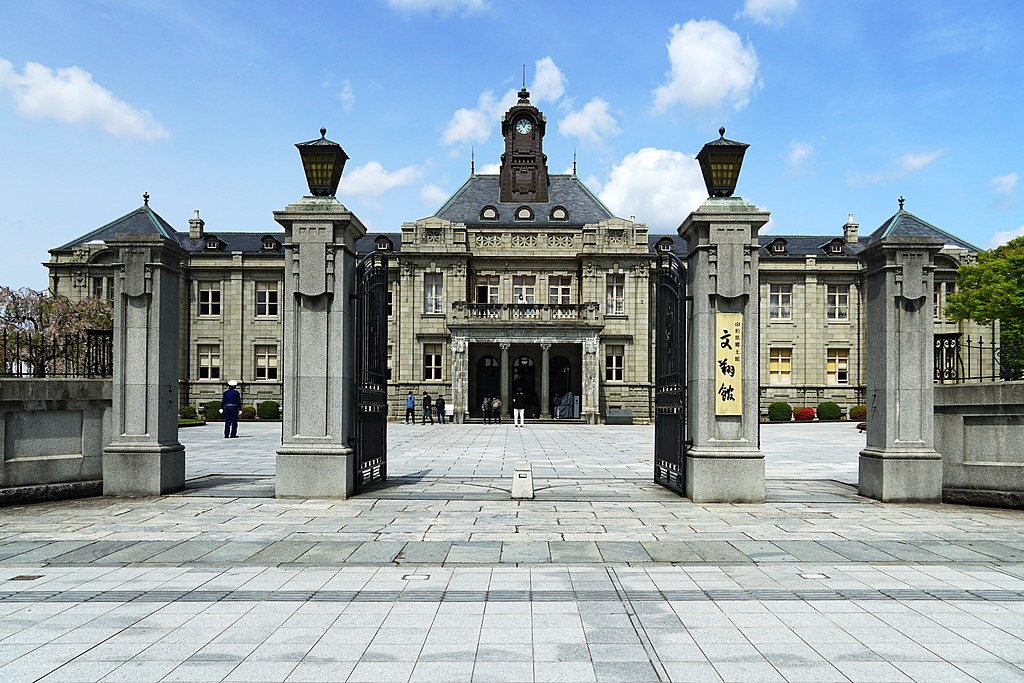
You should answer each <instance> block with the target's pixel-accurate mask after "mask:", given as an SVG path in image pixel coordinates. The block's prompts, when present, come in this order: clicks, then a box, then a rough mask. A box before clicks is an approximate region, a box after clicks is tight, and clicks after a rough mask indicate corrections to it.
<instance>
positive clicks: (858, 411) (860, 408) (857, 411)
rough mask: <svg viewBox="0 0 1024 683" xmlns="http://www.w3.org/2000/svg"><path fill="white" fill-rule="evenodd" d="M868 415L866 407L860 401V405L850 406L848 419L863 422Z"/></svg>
mask: <svg viewBox="0 0 1024 683" xmlns="http://www.w3.org/2000/svg"><path fill="white" fill-rule="evenodd" d="M867 416H868V407H867V406H866V405H864V404H863V403H861V404H860V405H855V406H850V419H851V420H857V421H858V422H863V421H864V419H865V418H867Z"/></svg>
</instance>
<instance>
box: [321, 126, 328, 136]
mask: <svg viewBox="0 0 1024 683" xmlns="http://www.w3.org/2000/svg"><path fill="white" fill-rule="evenodd" d="M320 137H322V138H326V137H327V129H326V128H320Z"/></svg>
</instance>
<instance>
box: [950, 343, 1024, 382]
mask: <svg viewBox="0 0 1024 683" xmlns="http://www.w3.org/2000/svg"><path fill="white" fill-rule="evenodd" d="M961 336H962V335H961V334H960V333H959V332H953V333H949V334H937V335H935V344H934V364H935V373H934V380H935V381H936V382H939V383H941V384H950V383H953V384H956V383H961V382H1005V381H1010V380H1020V379H1024V349H1022V348H1020V347H1017V346H1014V345H1009V344H1000V343H999V340H997V339H996V337H995V336H991V337H989V338H988V341H985V337H984V335H981V336H978V337H977V338H976V339H971V337H970V336H968V337H967V338H966V339H961Z"/></svg>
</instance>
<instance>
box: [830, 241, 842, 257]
mask: <svg viewBox="0 0 1024 683" xmlns="http://www.w3.org/2000/svg"><path fill="white" fill-rule="evenodd" d="M828 253H830V254H842V253H843V243H842V242H833V243H832V244H830V245H828Z"/></svg>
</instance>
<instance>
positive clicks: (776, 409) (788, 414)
mask: <svg viewBox="0 0 1024 683" xmlns="http://www.w3.org/2000/svg"><path fill="white" fill-rule="evenodd" d="M768 419H769V420H771V421H772V422H789V421H790V420H792V419H793V407H792V406H790V405H789V404H788V403H785V402H783V401H776V402H775V403H772V404H771V405H770V406H768Z"/></svg>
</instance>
